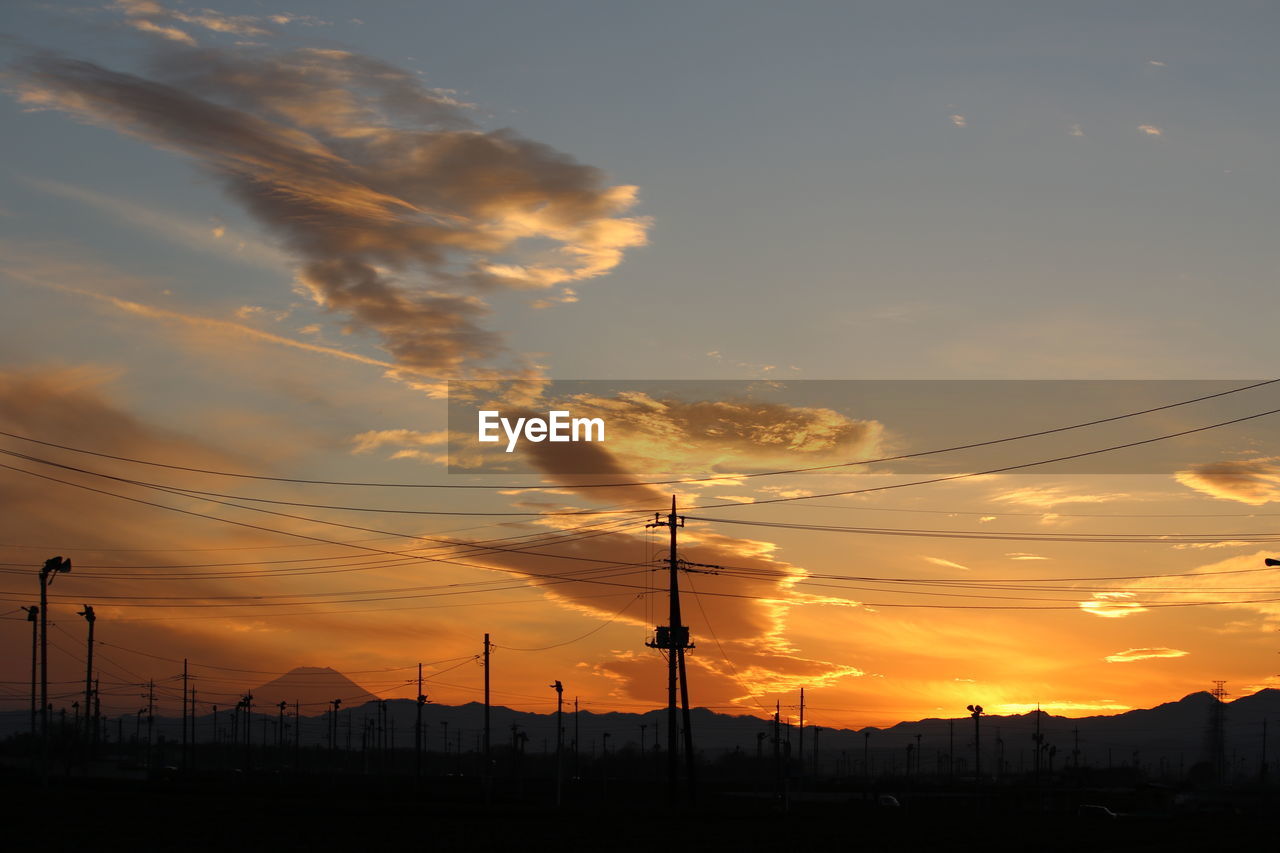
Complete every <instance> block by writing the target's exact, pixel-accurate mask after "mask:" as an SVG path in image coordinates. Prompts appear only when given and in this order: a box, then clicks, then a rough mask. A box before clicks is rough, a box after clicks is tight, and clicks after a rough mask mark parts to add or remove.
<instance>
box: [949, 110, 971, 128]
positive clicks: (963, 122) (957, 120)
mask: <svg viewBox="0 0 1280 853" xmlns="http://www.w3.org/2000/svg"><path fill="white" fill-rule="evenodd" d="M951 123H952V124H953V125H955V126H956V127H968V126H969V120H968V119H967V118H965V117H964V116H962V115H960V113H952V115H951Z"/></svg>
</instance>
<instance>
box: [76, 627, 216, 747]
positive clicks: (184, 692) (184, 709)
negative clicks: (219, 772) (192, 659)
mask: <svg viewBox="0 0 1280 853" xmlns="http://www.w3.org/2000/svg"><path fill="white" fill-rule="evenodd" d="M86 608H87V605H86ZM187 679H188V673H187V659H186V658H183V659H182V766H183V767H186V766H187V764H188V761H187V725H188V723H187V720H188V719H189V717H188V714H187V699H188V694H187V688H188V683H187ZM191 725H193V726H194V720H193V721H192V723H191Z"/></svg>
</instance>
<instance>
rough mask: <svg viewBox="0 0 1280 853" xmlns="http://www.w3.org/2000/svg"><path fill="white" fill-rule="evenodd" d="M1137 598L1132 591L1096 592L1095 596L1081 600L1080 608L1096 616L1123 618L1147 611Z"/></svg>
mask: <svg viewBox="0 0 1280 853" xmlns="http://www.w3.org/2000/svg"><path fill="white" fill-rule="evenodd" d="M1136 598H1137V596H1136V595H1135V594H1134V593H1132V592H1095V593H1094V594H1093V598H1091V599H1089V600H1088V601H1082V602H1080V609H1081V610H1083V611H1084V612H1085V613H1092V614H1093V615H1094V616H1103V617H1105V618H1108V619H1121V618H1124V617H1125V616H1133V615H1134V614H1136V613H1145V612H1146V611H1147V608H1145V607H1143V606H1142V604H1141V603H1140V602H1138V601H1136V600H1135V599H1136Z"/></svg>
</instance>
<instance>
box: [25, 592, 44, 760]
mask: <svg viewBox="0 0 1280 853" xmlns="http://www.w3.org/2000/svg"><path fill="white" fill-rule="evenodd" d="M22 609H23V610H25V611H27V621H28V622H30V623H31V743H32V744H33V745H34V744H35V740H36V675H37V672H38V666H39V662H40V658H39V651H40V605H38V604H33V605H31V606H30V607H24V608H22ZM33 753H34V750H33Z"/></svg>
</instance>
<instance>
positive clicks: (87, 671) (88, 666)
mask: <svg viewBox="0 0 1280 853" xmlns="http://www.w3.org/2000/svg"><path fill="white" fill-rule="evenodd" d="M76 615H77V616H83V617H84V619H85V621H86V622H88V623H89V647H88V654H87V655H86V657H85V668H84V732H85V741H86V742H87V741H88V740H89V737H88V735H89V708H90V707H92V705H91V704H90V703H91V702H92V701H93V623H94V622H96V621H97V617H96V616H94V615H93V607H92V606H90V605H88V604H86V605H84V610H81V611H79V612H78V613H77V614H76Z"/></svg>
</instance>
